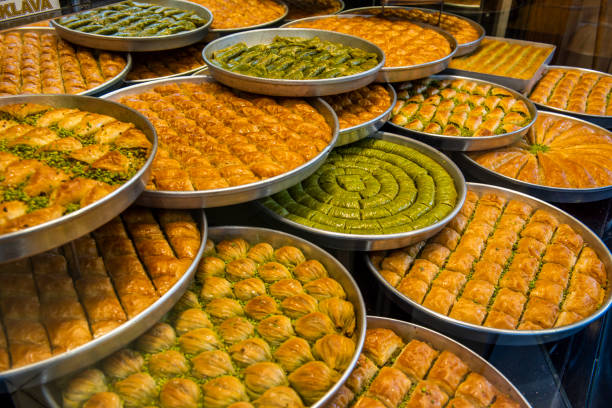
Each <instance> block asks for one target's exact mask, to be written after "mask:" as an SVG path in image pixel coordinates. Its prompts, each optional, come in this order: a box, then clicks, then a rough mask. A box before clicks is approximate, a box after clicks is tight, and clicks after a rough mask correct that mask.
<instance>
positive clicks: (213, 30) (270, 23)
mask: <svg viewBox="0 0 612 408" xmlns="http://www.w3.org/2000/svg"><path fill="white" fill-rule="evenodd" d="M274 1H275V2H277V3H278V4H280V5H282V6H283V7H284V8H285V12H284V13H283V14H282V15H281V16H280V17H278V18H275V19H274V20H270V21H266V22H263V23H260V24H255V25H251V26H246V27H236V28H211V29H210V30H208V31H209V32H210V33H211V34H215V35H218V36H224V35H228V34H234V33H238V32H241V31H248V30H257V29H259V28H266V27H270V26H273V25H276V24H278V23H280V22H281V21H283V20H284V19H285V17H287V14H288V13H289V7H288V6H287V5H286V4H285V2H283V1H281V0H274Z"/></svg>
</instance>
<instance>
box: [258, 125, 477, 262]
mask: <svg viewBox="0 0 612 408" xmlns="http://www.w3.org/2000/svg"><path fill="white" fill-rule="evenodd" d="M372 138H375V139H381V140H386V141H388V142H392V143H396V144H400V145H403V146H408V147H410V148H413V149H415V150H417V151H419V152H421V153H424V154H426V155H427V156H429V157H430V158H431V159H433V160H435V161H436V162H437V163H438V164H440V165H441V166H442V167H443V168H444V169H445V170H446V171H447V172H448V173H449V174H450V176H451V177H452V178H453V180H454V181H455V188H456V189H457V204H456V205H455V208H454V209H453V211H451V212H450V214H448V215H447V216H446V217H444V218H443V219H441V220H440V221H438V222H436V223H435V224H432V225H429V226H427V227H425V228H421V229H418V230H414V231H407V232H402V233H397V234H386V235H385V234H380V235H357V234H346V233H341V232H333V231H326V230H322V229H318V228H313V227H309V226H307V225H303V224H300V223H298V222H295V221H292V220H290V219H287V218H285V217H282V216H280V215H279V214H277V213H275V212H274V211H272V210H270V209H268V208H267V207H266V206H265V205H263V203H260V202H258V203H257V206H258V207H259V208H261V209H262V210H263V211H264V213H265V214H266V215H267V216H268V217H269V218H271V219H272V220H273V221H274V222H275V223H276V224H278V225H279V226H282V227H284V228H287V229H288V230H289V231H291V232H294V233H295V234H297V235H300V236H303V237H305V238H306V239H308V240H309V241H312V242H315V243H317V244H318V245H321V246H324V247H327V248H335V249H340V250H349V251H378V250H383V249H395V248H400V247H403V246H407V245H411V244H415V243H417V242H419V241H422V240H424V239H427V238H429V237H431V236H433V235H435V234H437V233H438V232H439V231H440V230H441V229H442V228H444V226H445V225H446V224H448V223H449V222H450V221H451V220H452V219H453V218H454V217H455V215H456V214H457V213H458V212H459V210H460V209H461V207H462V206H463V202H464V201H465V195H466V193H467V189H466V187H465V179H464V178H463V174H462V173H461V171H460V170H459V168H458V167H457V166H456V165H455V163H453V162H452V161H451V160H450V159H449V158H448V157H446V156H445V155H444V154H443V153H441V152H439V151H438V150H436V149H434V148H432V147H430V146H427V145H426V144H424V143H421V142H418V141H416V140H411V139H407V138H405V137H403V136H399V135H394V134H392V133H387V132H377V133H375V134H374V135H372Z"/></svg>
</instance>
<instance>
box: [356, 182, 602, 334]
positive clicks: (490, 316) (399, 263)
mask: <svg viewBox="0 0 612 408" xmlns="http://www.w3.org/2000/svg"><path fill="white" fill-rule="evenodd" d="M468 189H469V192H468V197H467V198H466V201H465V204H464V206H463V208H462V209H461V211H460V212H459V214H458V215H457V216H456V217H455V219H453V220H452V221H451V222H450V223H449V226H448V227H447V228H445V229H444V230H442V231H441V232H440V233H439V234H438V235H436V236H435V237H434V238H432V239H430V240H429V241H426V242H425V241H423V242H420V243H418V244H416V245H412V246H409V247H405V248H402V249H400V250H398V251H395V252H393V253H390V254H388V253H372V254H370V256H369V257H368V259H367V262H368V264H369V266H370V269H371V270H372V273H373V274H374V275H375V276H376V277H377V278H378V280H379V281H380V282H381V283H382V284H383V286H384V287H385V288H386V289H387V290H388V291H389V292H390V293H391V294H393V296H394V298H395V300H396V301H397V302H398V304H399V305H400V306H402V307H404V308H406V309H407V310H410V311H411V312H413V313H414V315H415V317H417V318H419V319H425V320H426V321H427V322H428V323H430V324H431V325H432V326H434V327H436V328H438V329H439V330H441V331H443V332H446V333H449V334H452V335H454V336H458V337H461V338H464V339H470V340H475V341H478V342H483V343H490V342H494V343H497V344H508V345H526V344H539V343H541V342H548V341H555V340H558V339H561V338H563V337H566V336H569V335H571V334H573V333H575V332H577V331H578V330H580V329H582V328H584V326H586V325H587V324H589V323H591V322H593V321H594V320H595V319H597V318H599V317H601V316H602V315H603V314H604V313H605V312H606V311H607V309H608V308H609V307H610V305H611V304H612V291H610V288H609V287H608V285H609V282H610V278H611V277H612V255H611V254H610V252H609V250H608V249H607V248H606V246H605V244H604V243H603V242H602V241H601V240H600V239H599V238H598V237H597V235H596V234H594V233H593V232H592V231H591V230H590V229H588V228H587V227H586V226H584V224H582V223H581V222H580V221H578V220H576V219H575V218H573V217H571V216H570V215H569V214H567V213H565V212H563V211H561V210H559V209H558V208H556V207H553V206H552V205H550V204H547V203H546V202H544V201H540V200H538V199H535V198H532V197H530V196H527V195H524V194H521V193H516V192H514V191H511V190H507V189H503V188H500V187H493V186H488V185H483V184H472V183H468Z"/></svg>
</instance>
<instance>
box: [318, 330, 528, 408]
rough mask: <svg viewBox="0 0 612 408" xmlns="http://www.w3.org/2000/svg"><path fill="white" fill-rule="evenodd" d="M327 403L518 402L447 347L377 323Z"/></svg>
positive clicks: (343, 406)
mask: <svg viewBox="0 0 612 408" xmlns="http://www.w3.org/2000/svg"><path fill="white" fill-rule="evenodd" d="M447 403H448V404H447ZM491 404H492V405H491ZM327 406H328V407H330V408H331V407H334V408H348V407H365V406H367V407H380V408H383V407H386V408H394V407H414V408H417V407H443V406H448V407H487V406H492V407H498V406H500V407H501V406H503V407H508V408H511V407H517V408H518V407H519V404H517V403H516V402H515V401H514V400H512V399H511V398H510V397H508V396H506V395H504V394H503V393H502V392H500V391H499V390H498V389H497V388H496V387H495V386H494V385H493V384H491V383H490V382H489V381H488V380H487V379H486V378H485V377H484V376H482V375H481V374H479V373H477V372H475V371H472V370H471V369H470V367H469V366H468V365H467V364H466V363H465V362H464V361H462V360H461V359H460V358H459V357H457V356H456V355H455V354H453V353H451V352H450V351H447V350H437V349H435V348H434V347H432V346H431V345H429V344H427V343H426V342H423V341H420V340H417V339H402V338H401V337H400V336H398V335H397V334H396V333H395V332H394V331H393V330H390V329H383V328H376V329H369V330H367V331H366V340H365V344H364V347H363V352H362V354H361V355H360V356H359V360H358V362H357V366H356V367H355V369H354V370H353V372H352V373H351V375H350V376H349V378H348V379H347V381H346V383H345V384H344V385H343V386H342V387H341V388H340V390H339V391H338V392H337V393H336V395H335V396H334V398H333V399H332V400H331V402H330V403H329V404H328V405H327Z"/></svg>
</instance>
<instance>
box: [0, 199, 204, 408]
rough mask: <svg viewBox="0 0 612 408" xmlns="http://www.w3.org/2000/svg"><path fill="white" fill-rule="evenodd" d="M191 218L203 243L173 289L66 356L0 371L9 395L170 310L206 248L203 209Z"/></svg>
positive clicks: (122, 340) (63, 371) (84, 362)
mask: <svg viewBox="0 0 612 408" xmlns="http://www.w3.org/2000/svg"><path fill="white" fill-rule="evenodd" d="M193 215H194V218H195V221H196V223H198V224H199V228H200V233H201V237H202V242H201V244H200V247H199V249H198V253H197V254H196V257H195V258H194V260H193V262H192V263H191V265H190V266H189V268H188V269H187V271H185V274H184V275H183V276H182V277H181V278H180V279H179V280H178V281H177V282H176V283H175V284H174V286H173V287H172V289H170V290H169V291H168V292H166V293H165V294H164V295H163V296H162V297H160V298H159V299H157V300H156V301H155V302H154V303H153V304H152V305H151V306H149V307H148V308H147V309H145V310H144V311H142V312H140V314H138V315H137V316H136V317H134V318H132V319H130V320H127V321H126V322H125V323H123V324H122V325H121V326H118V327H117V328H115V329H113V330H111V331H110V332H108V333H106V334H104V335H103V336H100V337H98V338H96V339H94V340H92V341H90V342H88V343H85V344H83V345H82V346H79V347H77V348H75V349H72V350H70V351H67V352H65V353H61V354H57V355H54V356H53V357H51V358H49V359H47V360H42V361H39V362H37V363H34V364H30V365H27V366H24V367H19V368H13V369H10V370H7V371H3V372H0V382H1V383H2V384H4V385H5V386H6V387H7V388H8V390H9V392H13V391H16V390H19V389H22V388H27V387H33V386H36V385H41V384H46V383H48V382H50V381H53V380H55V379H57V378H60V377H62V376H64V375H67V374H70V373H72V372H74V371H77V370H80V369H82V368H84V367H86V366H88V365H90V364H93V363H95V362H96V361H98V360H100V359H101V358H103V357H106V356H107V355H109V354H110V353H112V352H114V351H116V350H118V349H120V348H122V347H125V346H126V345H127V344H128V343H130V342H131V341H132V340H134V339H136V338H137V337H138V336H140V335H141V334H143V333H144V332H145V331H147V330H148V329H149V328H151V326H153V325H154V324H155V323H156V322H157V321H158V320H160V319H161V318H162V317H163V316H164V315H165V314H166V313H167V312H168V311H169V310H170V309H172V307H173V306H174V305H175V304H176V302H177V301H178V300H179V299H180V297H181V296H182V295H183V293H185V291H186V290H187V288H189V285H190V284H191V281H192V280H193V277H194V275H195V271H196V269H197V267H198V264H199V263H200V259H201V258H202V254H203V253H204V248H205V246H206V237H207V232H208V226H207V221H206V215H205V214H204V211H203V210H197V211H194V212H193ZM60 406H61V404H60Z"/></svg>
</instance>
